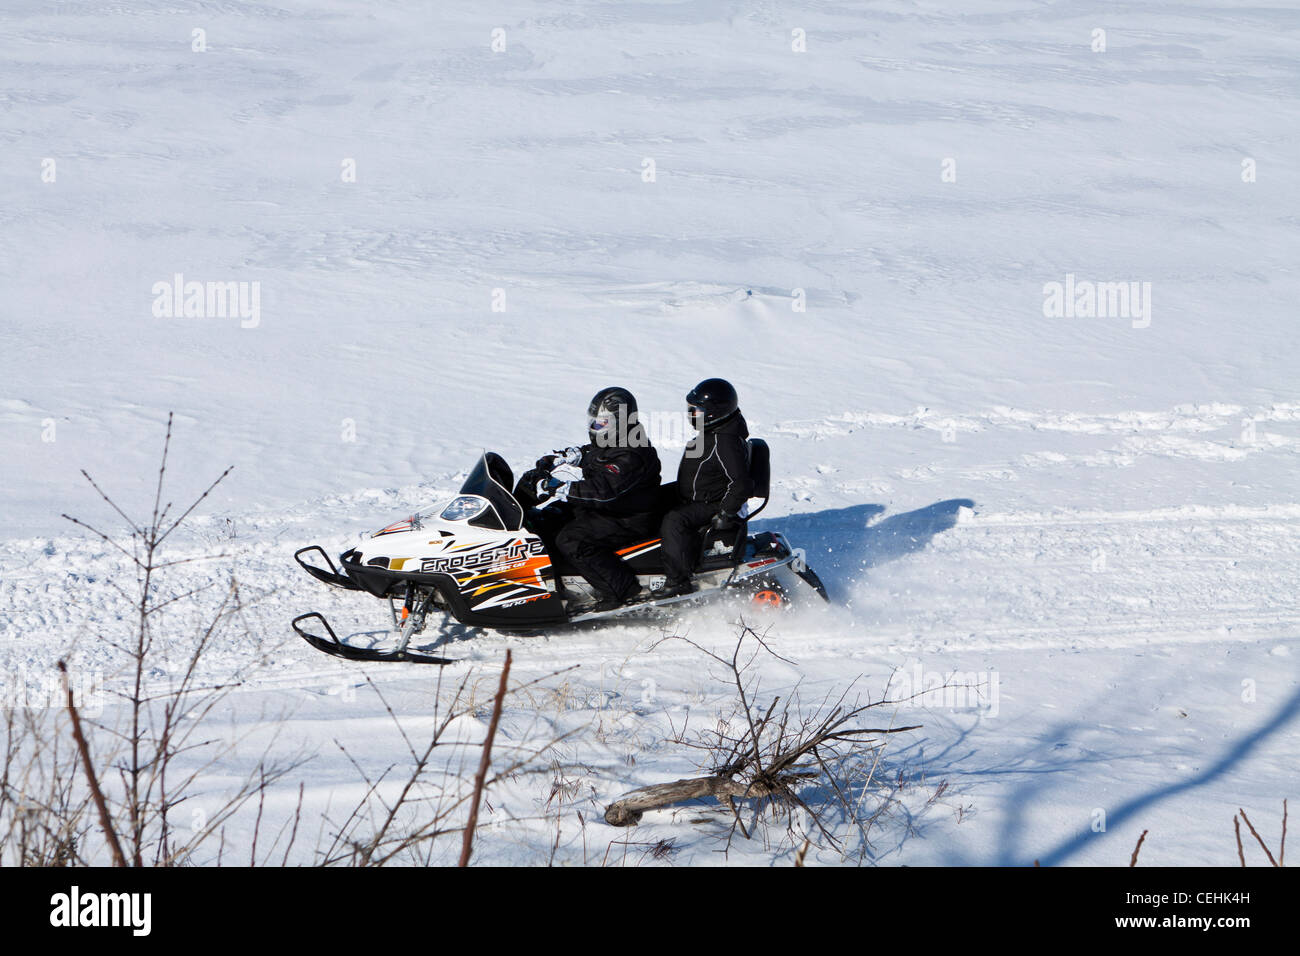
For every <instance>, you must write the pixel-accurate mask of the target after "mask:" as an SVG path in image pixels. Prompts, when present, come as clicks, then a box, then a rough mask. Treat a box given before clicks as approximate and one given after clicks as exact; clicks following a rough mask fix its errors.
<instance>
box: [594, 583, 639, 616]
mask: <svg viewBox="0 0 1300 956" xmlns="http://www.w3.org/2000/svg"><path fill="white" fill-rule="evenodd" d="M644 596H645V588H643V587H638V588H637V589H636V590H635V591H633V592H632V593H631V594H629V595H627V596H626V597H621V598H620V597H614V596H613V595H612V594H606V595H604V596H602V597H601V599H600V600H599V601H597V602H596V603H595V604H593V605H592V606H591V610H592V611H593V612H594V613H599V612H600V611H612V610H614V609H615V608H620V607H623V606H624V605H625V604H635V603H636V602H637V601H639V600H641V598H642V597H644Z"/></svg>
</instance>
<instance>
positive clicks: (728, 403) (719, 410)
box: [686, 378, 740, 428]
mask: <svg viewBox="0 0 1300 956" xmlns="http://www.w3.org/2000/svg"><path fill="white" fill-rule="evenodd" d="M686 405H687V407H688V409H689V411H690V413H691V423H692V424H693V425H694V426H695V427H696V428H712V427H713V426H714V425H721V424H722V423H723V422H725V421H726V420H727V419H729V418H731V416H732V415H735V414H736V412H737V411H739V410H740V399H738V398H737V397H736V390H735V389H734V388H732V386H731V383H730V382H728V381H727V380H726V379H723V378H706V379H705V380H704V381H702V382H700V384H699V385H696V386H695V387H694V388H693V389H691V390H690V391H689V392H687V393H686ZM700 419H703V420H702V421H701V420H700Z"/></svg>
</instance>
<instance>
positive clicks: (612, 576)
mask: <svg viewBox="0 0 1300 956" xmlns="http://www.w3.org/2000/svg"><path fill="white" fill-rule="evenodd" d="M580 467H581V468H582V480H581V481H574V482H571V483H570V484H569V491H568V499H567V506H565V505H561V504H556V505H552V506H550V507H548V508H546V509H544V510H543V511H542V512H541V513H540V517H541V521H540V522H539V527H538V533H539V534H541V536H542V539H543V540H544V541H546V544H547V547H548V548H554V551H555V552H558V553H559V555H560V556H562V557H563V558H565V560H567V561H568V563H569V564H571V565H573V567H574V569H575V570H577V572H578V573H579V574H581V575H582V576H583V577H584V578H585V579H586V580H587V583H588V584H590V585H591V586H592V587H593V588H595V589H596V590H597V591H599V592H600V595H601V596H603V597H615V598H618V599H619V600H627V599H628V598H630V597H631V596H632V595H634V594H635V593H636V592H637V590H638V589H639V588H640V584H638V582H637V579H636V575H635V574H633V573H632V572H631V571H629V570H628V569H627V567H626V566H625V565H624V564H623V561H622V559H621V558H619V556H618V555H617V554H616V553H615V550H616V549H617V548H620V547H626V546H627V545H630V544H636V543H637V539H642V540H644V539H647V538H653V537H654V532H655V515H656V505H657V502H658V496H659V453H658V452H657V451H655V450H654V448H653V447H652V446H651V445H650V441H649V439H647V438H645V437H644V432H643V430H642V429H640V428H634V429H632V431H631V432H630V433H629V434H628V443H627V444H626V445H622V446H619V445H612V446H604V445H597V444H594V443H593V444H588V445H583V446H582V461H581V464H580ZM533 474H534V473H533V472H529V477H531V476H532V475H533ZM540 474H543V475H544V474H545V472H540ZM520 484H521V486H522V485H523V482H521V483H520ZM521 490H523V489H522V488H521ZM556 509H560V510H556ZM561 521H563V526H562V527H558V528H557V527H556V526H557V524H558V523H559V522H561ZM553 553H554V552H553Z"/></svg>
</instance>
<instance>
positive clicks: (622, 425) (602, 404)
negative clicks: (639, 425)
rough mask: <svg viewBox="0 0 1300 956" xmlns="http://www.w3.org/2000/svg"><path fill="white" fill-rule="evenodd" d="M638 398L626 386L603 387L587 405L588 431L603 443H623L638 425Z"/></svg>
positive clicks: (592, 436)
mask: <svg viewBox="0 0 1300 956" xmlns="http://www.w3.org/2000/svg"><path fill="white" fill-rule="evenodd" d="M636 420H637V413H636V399H635V398H633V397H632V393H631V392H629V391H628V390H627V389H625V388H620V387H618V386H614V387H612V388H602V389H601V390H600V391H599V392H597V393H596V395H595V397H594V398H592V400H591V404H590V405H588V406H587V432H588V433H589V434H590V435H591V440H592V441H593V442H594V441H597V440H598V439H599V440H600V442H601V443H602V444H621V442H620V441H619V437H620V436H622V437H623V439H624V440H626V436H627V435H628V434H629V433H630V432H631V430H632V428H633V426H635V425H636Z"/></svg>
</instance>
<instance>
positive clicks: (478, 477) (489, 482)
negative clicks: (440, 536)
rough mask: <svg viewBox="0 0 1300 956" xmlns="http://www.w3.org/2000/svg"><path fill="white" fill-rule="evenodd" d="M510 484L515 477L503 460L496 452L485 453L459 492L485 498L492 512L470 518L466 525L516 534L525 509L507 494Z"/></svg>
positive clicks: (522, 522)
mask: <svg viewBox="0 0 1300 956" xmlns="http://www.w3.org/2000/svg"><path fill="white" fill-rule="evenodd" d="M513 482H514V477H513V475H512V474H511V472H510V466H509V465H507V464H506V462H505V459H504V458H502V457H501V456H500V455H498V454H496V453H495V452H490V451H489V452H484V453H483V457H481V458H480V459H479V460H478V464H477V465H475V466H474V469H473V470H472V471H471V472H470V473H469V477H468V478H466V479H465V483H464V484H463V485H461V486H460V493H461V494H462V495H480V496H481V497H483V498H486V499H487V500H488V502H489V503H491V505H492V510H491V511H485V512H484V513H483V514H481V515H479V516H478V517H477V518H471V519H470V521H469V523H470V524H472V525H476V526H478V527H483V528H493V527H495V528H497V529H498V530H501V531H518V530H519V529H520V528H522V527H523V526H524V509H523V508H522V507H521V506H520V504H519V502H518V501H516V500H515V496H514V495H513V494H511V493H510V488H509V485H511V484H512V483H513ZM494 512H495V513H494Z"/></svg>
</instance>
